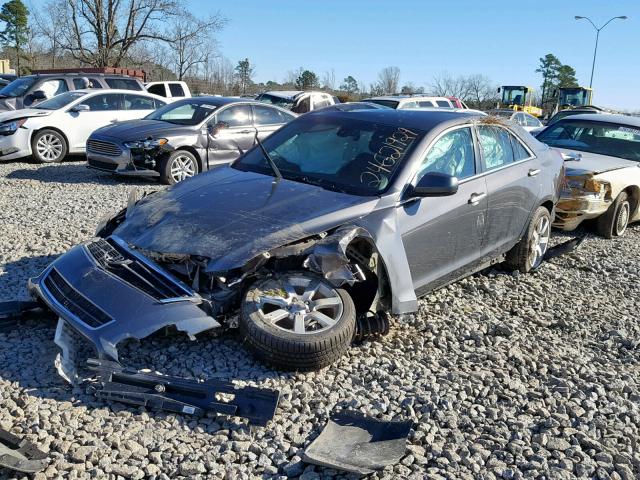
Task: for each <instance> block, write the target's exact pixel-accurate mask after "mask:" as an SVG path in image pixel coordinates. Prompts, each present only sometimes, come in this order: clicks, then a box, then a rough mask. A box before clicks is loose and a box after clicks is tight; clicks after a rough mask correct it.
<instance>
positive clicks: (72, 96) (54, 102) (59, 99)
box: [33, 92, 87, 110]
mask: <svg viewBox="0 0 640 480" xmlns="http://www.w3.org/2000/svg"><path fill="white" fill-rule="evenodd" d="M86 94H87V93H86V92H65V93H61V94H60V95H56V96H55V97H53V98H51V99H49V100H46V101H44V102H42V103H40V104H38V106H36V107H33V108H41V109H43V110H58V109H59V108H62V107H65V106H67V105H69V104H70V103H71V102H73V101H74V100H77V99H78V98H80V97H82V96H84V95H86Z"/></svg>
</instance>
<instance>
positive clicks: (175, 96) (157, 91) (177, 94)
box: [144, 80, 191, 102]
mask: <svg viewBox="0 0 640 480" xmlns="http://www.w3.org/2000/svg"><path fill="white" fill-rule="evenodd" d="M144 87H145V88H146V89H147V92H149V93H153V94H154V95H160V96H161V97H165V98H167V99H168V100H169V101H170V102H175V101H176V100H182V99H183V98H189V97H191V91H189V86H188V85H187V84H186V83H185V82H179V81H177V80H170V81H162V82H149V83H145V84H144Z"/></svg>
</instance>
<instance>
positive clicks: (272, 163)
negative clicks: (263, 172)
mask: <svg viewBox="0 0 640 480" xmlns="http://www.w3.org/2000/svg"><path fill="white" fill-rule="evenodd" d="M256 142H257V143H258V146H259V147H260V150H262V153H264V156H265V158H266V159H267V162H268V163H269V166H270V167H271V170H273V173H274V175H275V176H276V179H277V180H280V179H281V178H282V174H281V173H280V170H279V169H278V167H277V166H276V162H274V161H273V158H271V155H269V152H267V149H266V148H264V145H262V142H261V141H260V138H259V137H258V131H257V130H256Z"/></svg>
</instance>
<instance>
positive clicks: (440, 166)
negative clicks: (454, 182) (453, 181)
mask: <svg viewBox="0 0 640 480" xmlns="http://www.w3.org/2000/svg"><path fill="white" fill-rule="evenodd" d="M432 172H438V173H446V174H447V175H452V176H454V177H457V178H458V179H460V180H462V179H464V178H468V177H472V176H473V175H475V173H476V159H475V154H474V149H473V135H472V134H471V128H469V127H465V128H457V129H455V130H452V131H450V132H448V133H445V134H444V135H443V136H442V137H440V138H439V139H438V140H436V142H435V143H434V144H433V145H432V146H431V148H429V151H428V153H427V155H426V157H425V158H424V160H423V162H422V164H421V165H420V169H419V170H418V174H417V175H416V179H415V181H416V182H418V181H419V180H420V179H421V178H422V177H423V176H424V175H425V174H426V173H432Z"/></svg>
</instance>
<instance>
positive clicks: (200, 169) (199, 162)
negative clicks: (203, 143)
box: [176, 146, 202, 172]
mask: <svg viewBox="0 0 640 480" xmlns="http://www.w3.org/2000/svg"><path fill="white" fill-rule="evenodd" d="M180 150H184V151H186V152H189V153H190V154H192V155H193V156H194V157H196V161H197V162H198V172H202V159H201V158H200V155H198V152H197V151H196V149H195V148H193V147H188V146H184V147H179V148H176V151H180Z"/></svg>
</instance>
